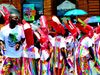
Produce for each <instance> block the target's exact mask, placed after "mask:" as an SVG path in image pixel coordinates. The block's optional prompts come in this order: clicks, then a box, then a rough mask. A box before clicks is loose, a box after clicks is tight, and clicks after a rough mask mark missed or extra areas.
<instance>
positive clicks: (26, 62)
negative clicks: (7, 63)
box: [22, 20, 40, 75]
mask: <svg viewBox="0 0 100 75" xmlns="http://www.w3.org/2000/svg"><path fill="white" fill-rule="evenodd" d="M22 23H23V28H24V34H25V39H26V44H25V47H24V49H25V50H24V51H23V65H22V75H38V72H37V71H38V59H39V58H40V54H39V52H38V48H37V47H35V46H34V36H33V34H34V33H33V30H32V28H31V26H30V24H29V23H27V22H26V21H25V20H22ZM23 70H24V71H23Z"/></svg>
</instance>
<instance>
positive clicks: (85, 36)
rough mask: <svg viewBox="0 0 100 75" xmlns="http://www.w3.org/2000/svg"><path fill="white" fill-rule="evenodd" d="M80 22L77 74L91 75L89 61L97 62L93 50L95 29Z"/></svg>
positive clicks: (78, 25)
mask: <svg viewBox="0 0 100 75" xmlns="http://www.w3.org/2000/svg"><path fill="white" fill-rule="evenodd" d="M78 21H79V22H80V23H79V24H77V25H76V26H77V27H78V28H79V29H80V31H81V37H80V39H79V43H78V47H77V50H76V65H77V73H78V75H82V74H85V75H89V73H90V65H89V61H90V60H92V61H95V57H94V50H93V44H94V43H93V41H92V39H91V38H92V37H93V28H92V27H91V26H89V25H87V24H86V25H85V24H83V25H82V24H81V21H80V19H78Z"/></svg>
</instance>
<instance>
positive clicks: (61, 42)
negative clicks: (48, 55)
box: [51, 16, 66, 75]
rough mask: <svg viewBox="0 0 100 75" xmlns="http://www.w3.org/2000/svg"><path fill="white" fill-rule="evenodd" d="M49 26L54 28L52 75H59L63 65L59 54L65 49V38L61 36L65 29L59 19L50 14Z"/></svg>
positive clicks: (61, 56)
mask: <svg viewBox="0 0 100 75" xmlns="http://www.w3.org/2000/svg"><path fill="white" fill-rule="evenodd" d="M51 26H52V27H53V28H54V30H55V32H56V35H55V36H54V39H55V41H54V54H53V55H54V75H61V74H64V71H63V73H62V69H63V68H64V67H63V65H64V63H63V55H62V54H61V50H63V49H64V50H65V49H66V43H65V38H64V37H63V36H64V34H65V29H64V27H63V26H62V25H61V23H60V21H59V19H58V18H57V17H56V16H52V23H51Z"/></svg>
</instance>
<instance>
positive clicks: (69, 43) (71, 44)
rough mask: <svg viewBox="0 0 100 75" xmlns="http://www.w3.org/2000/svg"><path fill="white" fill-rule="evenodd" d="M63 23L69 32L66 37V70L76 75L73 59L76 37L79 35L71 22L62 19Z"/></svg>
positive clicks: (74, 59)
mask: <svg viewBox="0 0 100 75" xmlns="http://www.w3.org/2000/svg"><path fill="white" fill-rule="evenodd" d="M63 22H64V24H65V26H66V28H67V29H68V30H69V32H70V33H71V34H69V35H68V36H67V37H66V50H67V53H68V55H67V56H68V58H67V61H68V64H69V65H67V66H68V69H69V72H71V71H72V72H73V74H76V73H75V72H76V64H75V63H76V57H75V50H76V47H77V43H78V40H77V38H78V35H79V34H80V31H79V29H78V28H77V27H76V26H75V25H74V24H73V23H72V22H71V20H66V18H64V19H63Z"/></svg>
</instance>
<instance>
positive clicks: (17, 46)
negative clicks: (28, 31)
mask: <svg viewBox="0 0 100 75" xmlns="http://www.w3.org/2000/svg"><path fill="white" fill-rule="evenodd" d="M19 48H20V44H19V43H17V44H16V45H15V49H16V51H17V50H19Z"/></svg>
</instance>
